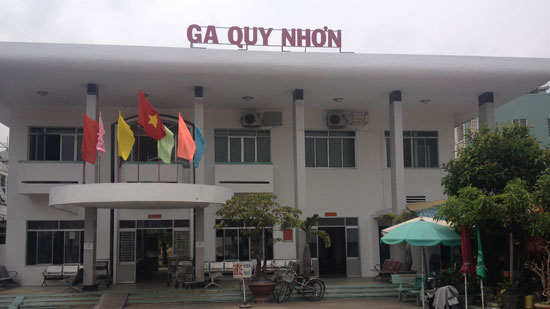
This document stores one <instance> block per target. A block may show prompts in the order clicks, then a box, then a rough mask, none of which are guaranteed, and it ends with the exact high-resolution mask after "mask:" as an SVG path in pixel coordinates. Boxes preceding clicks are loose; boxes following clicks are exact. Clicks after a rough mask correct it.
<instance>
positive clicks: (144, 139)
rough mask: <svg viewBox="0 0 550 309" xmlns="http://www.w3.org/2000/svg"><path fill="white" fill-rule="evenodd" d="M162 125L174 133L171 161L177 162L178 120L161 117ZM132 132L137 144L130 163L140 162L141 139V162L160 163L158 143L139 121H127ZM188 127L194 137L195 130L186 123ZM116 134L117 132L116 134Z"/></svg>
mask: <svg viewBox="0 0 550 309" xmlns="http://www.w3.org/2000/svg"><path fill="white" fill-rule="evenodd" d="M161 119H162V123H163V124H164V125H165V126H166V127H167V128H168V129H170V131H172V133H174V142H175V144H174V148H173V149H172V155H171V160H172V162H175V160H176V151H177V148H178V146H177V142H178V129H177V125H178V123H177V120H174V119H173V118H168V117H161ZM126 122H127V123H128V125H129V126H130V128H131V129H132V131H133V132H134V137H135V138H136V142H135V143H134V146H133V147H132V152H131V154H130V156H129V157H128V161H130V162H137V161H138V139H139V160H140V162H157V161H158V142H157V141H155V140H154V139H153V138H152V137H150V136H148V135H147V133H145V129H143V128H142V127H140V126H138V120H137V119H135V120H131V121H126ZM185 124H186V125H187V129H188V130H189V132H190V133H191V136H193V132H194V128H193V126H192V125H191V124H189V123H187V122H186V123H185ZM115 134H116V132H115ZM181 160H182V161H183V162H187V160H183V159H181ZM183 166H184V167H187V166H186V165H185V164H183Z"/></svg>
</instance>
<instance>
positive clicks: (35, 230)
mask: <svg viewBox="0 0 550 309" xmlns="http://www.w3.org/2000/svg"><path fill="white" fill-rule="evenodd" d="M29 221H52V222H53V221H56V222H57V228H30V229H29V228H28V223H29ZM61 221H71V222H73V221H74V222H77V221H80V222H82V223H83V222H84V220H60V221H59V220H27V221H26V225H25V227H26V229H25V266H44V265H60V264H54V255H55V239H54V238H55V237H54V234H55V233H56V232H62V233H63V252H62V253H61V254H62V257H63V258H62V260H63V263H62V264H66V263H67V264H77V263H74V262H65V257H66V256H65V254H66V252H67V250H66V244H65V238H66V237H67V233H69V232H77V237H79V240H78V244H79V245H78V252H79V254H78V264H80V265H81V264H82V263H84V257H83V254H82V250H83V246H84V227H82V228H81V229H80V228H61V227H60V223H61ZM29 233H34V234H35V235H36V236H35V238H36V247H35V250H34V251H35V256H34V262H35V263H34V264H29V263H28V261H29V257H28V253H29V252H28V251H29V247H28V246H29V241H28V240H29ZM38 233H50V234H51V238H52V241H51V249H52V254H51V257H50V262H49V263H38V253H39V252H38V251H39V250H38Z"/></svg>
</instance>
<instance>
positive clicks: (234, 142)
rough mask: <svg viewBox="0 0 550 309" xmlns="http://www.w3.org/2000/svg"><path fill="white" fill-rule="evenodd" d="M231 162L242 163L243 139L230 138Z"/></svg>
mask: <svg viewBox="0 0 550 309" xmlns="http://www.w3.org/2000/svg"><path fill="white" fill-rule="evenodd" d="M229 161H231V162H242V159H241V139H240V138H234V137H232V138H230V139H229Z"/></svg>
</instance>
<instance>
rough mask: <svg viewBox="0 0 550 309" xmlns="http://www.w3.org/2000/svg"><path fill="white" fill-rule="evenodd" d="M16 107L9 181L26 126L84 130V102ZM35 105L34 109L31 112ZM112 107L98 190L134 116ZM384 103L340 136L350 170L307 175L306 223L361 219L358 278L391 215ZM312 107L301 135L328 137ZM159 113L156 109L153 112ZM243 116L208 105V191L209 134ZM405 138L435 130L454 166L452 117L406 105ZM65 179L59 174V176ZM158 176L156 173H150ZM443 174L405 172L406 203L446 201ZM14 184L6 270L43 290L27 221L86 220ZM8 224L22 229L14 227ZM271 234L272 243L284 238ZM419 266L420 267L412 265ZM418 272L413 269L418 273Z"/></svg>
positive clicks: (278, 254)
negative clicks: (123, 124)
mask: <svg viewBox="0 0 550 309" xmlns="http://www.w3.org/2000/svg"><path fill="white" fill-rule="evenodd" d="M290 101H291V100H290V97H289V103H288V105H281V106H282V107H283V108H282V109H283V126H282V127H275V128H271V159H272V163H273V182H274V183H273V191H274V193H275V194H276V195H277V196H278V199H279V201H280V202H281V203H282V204H285V205H291V206H292V205H293V204H294V192H293V190H294V184H293V182H294V176H293V161H292V114H291V111H290V107H291V103H290ZM32 103H34V102H29V104H20V105H17V106H16V107H14V108H13V110H12V114H11V130H10V142H11V143H10V144H11V145H10V159H11V160H10V167H9V168H10V175H17V172H18V165H19V163H18V161H19V160H26V159H27V143H28V127H29V126H81V125H82V124H81V122H82V120H81V119H82V116H81V115H82V114H83V112H84V106H85V102H84V96H83V102H82V105H81V106H73V105H69V106H62V105H60V106H40V105H39V104H32ZM31 104H32V105H31ZM113 104H114V103H113V102H102V101H101V99H100V101H99V109H100V110H101V111H102V114H103V121H104V124H105V129H106V131H107V133H106V134H105V145H106V148H107V152H106V153H105V154H104V155H103V156H102V158H101V182H110V181H111V150H112V149H111V148H112V146H111V124H112V123H114V122H116V120H117V117H118V110H119V109H121V110H122V112H123V116H126V117H129V116H134V115H136V114H137V106H135V107H119V106H114V105H113ZM387 105H388V103H387V102H386V101H384V102H380V105H379V106H380V107H379V108H377V109H373V110H369V111H368V112H369V119H370V122H369V124H367V125H366V126H360V127H351V128H346V129H345V130H356V143H355V149H356V167H355V168H306V201H307V203H306V206H305V208H304V209H302V211H303V214H304V217H305V216H311V215H312V214H314V213H318V214H320V215H324V213H325V212H337V214H338V216H339V217H359V225H360V242H361V243H360V250H361V261H362V265H361V268H362V275H363V276H370V275H372V273H371V272H370V269H371V268H372V265H373V264H376V263H379V258H378V256H379V254H378V242H379V239H378V230H377V221H376V220H375V219H374V214H375V213H377V212H378V213H379V212H381V211H382V212H383V211H384V210H385V209H388V212H389V211H390V210H389V209H391V199H390V180H389V178H390V176H389V174H390V170H389V168H387V167H386V162H385V158H386V155H385V139H384V131H385V130H389V113H388V106H387ZM313 106H314V102H308V101H307V98H306V110H305V117H306V119H305V122H306V123H305V128H306V130H326V129H327V127H326V111H325V110H322V109H316V108H314V107H313ZM157 107H158V106H157ZM158 110H159V112H160V113H161V114H168V115H172V116H176V117H177V112H178V111H181V112H182V114H183V117H184V118H185V119H186V120H188V121H193V118H192V117H193V112H192V108H191V109H190V108H182V109H181V110H178V109H176V108H166V109H164V108H159V107H158ZM241 112H242V111H241V110H236V109H234V110H231V109H226V110H219V109H218V110H212V109H209V108H208V102H205V125H204V128H203V133H204V137H205V140H206V151H205V155H204V158H203V163H204V164H206V165H205V169H204V171H205V183H206V184H214V179H215V174H214V173H215V170H214V129H225V128H229V129H230V128H239V129H240V128H242V127H241V125H240V122H239V119H240V115H241ZM403 118H404V130H437V131H439V140H438V141H439V159H440V160H439V161H440V163H443V162H446V161H448V160H449V159H450V158H452V151H453V147H454V142H453V124H454V122H453V121H454V119H453V116H452V115H451V114H437V115H436V114H433V113H430V110H429V106H427V107H426V106H422V107H421V109H413V108H408V107H407V105H406V103H404V113H403ZM63 172H64V171H62V170H60V171H59V173H63ZM154 172H155V173H156V171H154ZM442 176H443V172H442V171H441V170H439V169H405V190H406V194H407V195H425V196H426V198H427V200H437V199H441V198H443V197H444V195H443V193H442V189H441V185H440V181H441V177H442ZM18 179H19V177H10V178H9V190H10V193H9V194H8V199H9V200H8V204H9V205H10V210H9V213H8V220H9V221H10V225H9V229H8V237H7V242H8V246H9V250H7V251H8V252H6V263H7V264H8V268H9V269H15V270H17V271H18V272H19V273H20V277H21V279H22V282H21V283H22V284H26V285H28V284H40V283H41V272H42V270H43V269H44V268H45V266H29V267H25V258H24V257H25V240H26V236H25V231H26V226H25V224H24V222H25V221H26V220H48V219H52V220H53V219H55V220H76V219H83V214H82V213H81V214H78V215H74V214H70V213H67V212H64V211H60V210H56V209H52V208H50V207H48V206H47V200H48V198H47V195H45V194H41V195H37V194H33V195H21V194H17V193H15V192H16V190H17V186H18ZM218 207H219V206H216V205H212V206H210V207H208V208H207V209H206V210H205V220H206V223H205V227H206V233H205V242H206V248H205V260H206V261H209V260H210V261H212V260H215V229H214V224H215V212H216V210H217V209H218ZM154 212H155V213H161V214H162V216H163V217H162V218H163V219H166V218H171V219H187V218H190V212H189V211H188V210H181V211H177V210H166V211H161V212H159V211H154ZM148 213H149V212H148V211H139V210H134V211H129V210H120V211H119V213H118V219H119V220H120V219H146V218H147V214H148ZM12 222H19V223H20V224H14V223H12ZM109 226H110V225H109V210H100V212H99V213H98V254H97V255H98V258H107V257H108V256H109ZM281 236H282V235H281V233H280V232H276V235H275V237H281ZM274 254H275V258H286V259H291V258H295V244H294V243H293V242H285V243H279V244H276V246H275V253H274ZM416 260H417V259H416ZM416 266H417V265H414V266H413V268H414V267H416Z"/></svg>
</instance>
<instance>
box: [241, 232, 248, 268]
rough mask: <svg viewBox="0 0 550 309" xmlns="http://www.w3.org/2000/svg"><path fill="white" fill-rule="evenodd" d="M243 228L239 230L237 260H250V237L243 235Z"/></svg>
mask: <svg viewBox="0 0 550 309" xmlns="http://www.w3.org/2000/svg"><path fill="white" fill-rule="evenodd" d="M243 233H244V230H239V260H240V261H248V260H250V239H249V238H248V237H245V235H243Z"/></svg>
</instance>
